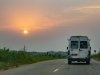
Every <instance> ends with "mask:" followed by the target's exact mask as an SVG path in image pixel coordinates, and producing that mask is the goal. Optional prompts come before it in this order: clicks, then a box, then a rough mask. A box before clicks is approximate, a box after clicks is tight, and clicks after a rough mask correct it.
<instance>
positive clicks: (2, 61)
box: [0, 48, 66, 70]
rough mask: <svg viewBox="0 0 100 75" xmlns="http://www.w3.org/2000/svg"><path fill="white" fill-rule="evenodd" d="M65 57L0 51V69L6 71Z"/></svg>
mask: <svg viewBox="0 0 100 75" xmlns="http://www.w3.org/2000/svg"><path fill="white" fill-rule="evenodd" d="M62 58H66V57H60V56H56V57H55V56H54V55H32V54H28V53H27V52H23V51H22V52H10V51H9V49H7V50H6V49H5V48H4V49H0V69H4V70H7V69H8V68H9V67H13V66H16V67H18V66H20V65H23V64H32V63H36V62H39V61H45V60H54V59H62Z"/></svg>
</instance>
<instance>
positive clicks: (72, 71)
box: [0, 59, 100, 75]
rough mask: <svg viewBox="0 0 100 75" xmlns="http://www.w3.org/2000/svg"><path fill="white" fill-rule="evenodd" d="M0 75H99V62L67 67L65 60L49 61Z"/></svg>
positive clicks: (79, 63) (80, 63)
mask: <svg viewBox="0 0 100 75" xmlns="http://www.w3.org/2000/svg"><path fill="white" fill-rule="evenodd" d="M0 75H100V62H98V61H95V60H93V59H92V60H91V63H90V65H87V64H86V63H85V62H73V63H72V64H71V65H68V63H67V59H59V60H49V61H43V62H38V63H35V64H30V65H26V66H20V67H18V68H13V69H9V70H6V71H1V72H0Z"/></svg>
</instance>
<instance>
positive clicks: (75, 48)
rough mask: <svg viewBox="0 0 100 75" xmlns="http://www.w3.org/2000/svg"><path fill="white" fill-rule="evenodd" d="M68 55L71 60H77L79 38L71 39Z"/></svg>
mask: <svg viewBox="0 0 100 75" xmlns="http://www.w3.org/2000/svg"><path fill="white" fill-rule="evenodd" d="M70 42H71V45H70V46H71V49H70V55H71V57H72V58H78V55H79V37H71V41H70Z"/></svg>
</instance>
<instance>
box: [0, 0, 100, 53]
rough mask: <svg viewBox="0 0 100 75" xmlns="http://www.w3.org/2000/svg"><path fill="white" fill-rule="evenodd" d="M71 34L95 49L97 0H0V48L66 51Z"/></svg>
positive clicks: (99, 23)
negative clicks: (80, 37) (81, 38)
mask: <svg viewBox="0 0 100 75" xmlns="http://www.w3.org/2000/svg"><path fill="white" fill-rule="evenodd" d="M24 30H27V31H28V33H27V34H24V33H23V32H24ZM73 35H82V36H88V37H89V38H90V39H91V48H92V53H93V51H94V50H97V51H99V49H100V0H0V48H3V47H7V48H10V50H20V49H22V48H23V47H24V45H25V46H26V47H27V51H41V52H44V51H51V50H53V51H67V49H66V47H67V46H68V40H67V39H69V38H70V36H73Z"/></svg>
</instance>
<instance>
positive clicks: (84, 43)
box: [80, 41, 88, 48]
mask: <svg viewBox="0 0 100 75" xmlns="http://www.w3.org/2000/svg"><path fill="white" fill-rule="evenodd" d="M87 47H88V46H87V41H80V48H87Z"/></svg>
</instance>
